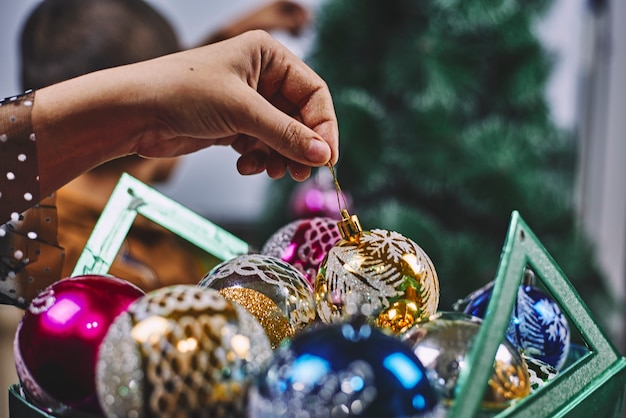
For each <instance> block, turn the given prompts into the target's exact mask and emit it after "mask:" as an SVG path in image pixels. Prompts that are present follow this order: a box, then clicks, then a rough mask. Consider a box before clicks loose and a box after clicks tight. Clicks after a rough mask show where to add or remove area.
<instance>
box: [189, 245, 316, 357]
mask: <svg viewBox="0 0 626 418" xmlns="http://www.w3.org/2000/svg"><path fill="white" fill-rule="evenodd" d="M199 286H201V287H205V288H211V289H215V290H217V291H218V292H219V293H220V294H221V295H222V296H223V297H224V298H226V299H227V300H229V301H231V302H235V303H237V304H239V305H241V306H243V307H244V308H245V309H246V310H247V311H248V312H249V313H250V314H252V315H253V316H254V317H255V318H256V319H257V320H258V321H259V322H260V323H261V325H262V326H263V328H264V329H265V332H266V334H267V337H268V338H269V340H270V343H271V344H272V348H276V347H278V345H279V344H280V342H281V341H282V340H284V339H285V338H290V337H292V336H293V335H294V334H295V333H296V332H298V331H300V330H301V329H303V328H304V327H305V326H306V325H308V324H309V323H311V322H313V320H314V319H315V300H314V299H313V287H312V285H311V283H309V281H308V280H307V279H306V277H305V276H304V274H303V273H302V272H301V271H300V270H298V269H296V268H295V267H294V266H292V265H291V264H289V263H287V262H285V261H283V260H281V259H279V258H277V257H273V256H269V255H263V254H245V255H241V256H239V257H235V258H234V259H232V260H228V261H225V262H223V263H221V264H219V265H217V266H216V267H214V268H213V269H212V270H211V271H209V272H208V273H207V274H206V275H205V276H204V277H203V278H202V280H201V281H200V283H199Z"/></svg>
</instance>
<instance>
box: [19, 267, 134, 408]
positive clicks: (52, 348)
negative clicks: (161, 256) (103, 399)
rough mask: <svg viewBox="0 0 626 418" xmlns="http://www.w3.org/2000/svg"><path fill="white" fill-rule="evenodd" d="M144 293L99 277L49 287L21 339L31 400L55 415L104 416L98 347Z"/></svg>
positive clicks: (23, 378) (22, 327)
mask: <svg viewBox="0 0 626 418" xmlns="http://www.w3.org/2000/svg"><path fill="white" fill-rule="evenodd" d="M143 294H144V292H143V291H142V290H141V289H139V288H138V287H136V286H135V285H133V284H131V283H129V282H127V281H125V280H121V279H117V278H113V277H107V276H98V275H87V276H78V277H74V278H67V279H64V280H60V281H58V282H56V283H54V284H52V285H50V286H49V287H47V288H46V289H45V290H44V291H43V292H42V293H41V294H40V295H39V296H37V297H36V298H35V299H34V300H33V301H32V303H31V304H30V306H29V307H28V310H27V311H26V313H25V314H24V316H23V318H22V320H21V321H20V323H19V325H18V328H17V333H16V335H15V341H14V355H15V365H16V368H17V374H18V377H19V380H20V383H21V385H22V388H23V390H24V392H25V394H26V397H27V398H28V399H29V400H30V401H31V402H33V403H34V404H35V405H37V406H39V407H40V408H41V409H43V410H44V411H47V412H49V413H52V414H58V415H62V416H91V415H94V416H97V415H100V414H101V409H100V406H99V404H98V398H97V394H96V383H95V367H96V358H97V354H98V348H99V346H100V343H101V342H102V340H103V339H104V336H105V335H106V333H107V330H108V328H109V325H110V324H111V323H112V322H113V320H114V319H115V318H116V317H117V316H118V315H119V314H120V313H121V312H123V311H125V310H126V308H127V307H128V306H129V305H130V304H131V303H132V302H133V301H134V300H135V299H137V298H139V297H140V296H143Z"/></svg>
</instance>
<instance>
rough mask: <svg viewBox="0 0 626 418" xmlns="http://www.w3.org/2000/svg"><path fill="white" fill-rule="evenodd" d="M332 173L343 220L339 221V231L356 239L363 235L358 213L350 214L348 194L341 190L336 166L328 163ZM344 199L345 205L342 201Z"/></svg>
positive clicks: (348, 237) (342, 234)
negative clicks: (347, 200)
mask: <svg viewBox="0 0 626 418" xmlns="http://www.w3.org/2000/svg"><path fill="white" fill-rule="evenodd" d="M328 168H329V169H330V174H332V176H333V182H334V183H335V189H336V190H337V206H338V207H339V213H340V214H341V221H339V222H337V226H338V227H339V232H340V233H341V236H342V237H343V238H344V239H348V240H349V239H354V238H357V237H359V236H360V235H361V233H362V232H363V228H362V227H361V223H360V222H359V218H358V216H356V215H350V213H349V212H348V203H347V202H346V196H345V195H344V194H343V192H342V191H341V186H339V181H338V180H337V176H336V175H335V168H334V167H333V165H332V164H331V163H328ZM342 200H343V207H342V205H341V201H342Z"/></svg>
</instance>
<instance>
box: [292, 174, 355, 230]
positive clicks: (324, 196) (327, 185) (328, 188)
mask: <svg viewBox="0 0 626 418" xmlns="http://www.w3.org/2000/svg"><path fill="white" fill-rule="evenodd" d="M344 196H345V199H346V204H349V201H350V198H349V196H346V195H345V194H344ZM290 207H291V211H292V213H293V215H294V216H295V217H296V218H313V217H316V216H318V217H330V218H334V219H337V220H340V219H341V215H340V208H339V203H338V202H337V189H336V188H335V183H334V181H333V177H332V175H331V173H330V171H328V170H324V169H319V170H318V171H317V173H316V174H315V176H312V177H311V178H309V179H308V180H306V181H304V182H302V183H300V184H299V185H297V186H296V188H295V189H294V191H293V193H292V195H291V199H290Z"/></svg>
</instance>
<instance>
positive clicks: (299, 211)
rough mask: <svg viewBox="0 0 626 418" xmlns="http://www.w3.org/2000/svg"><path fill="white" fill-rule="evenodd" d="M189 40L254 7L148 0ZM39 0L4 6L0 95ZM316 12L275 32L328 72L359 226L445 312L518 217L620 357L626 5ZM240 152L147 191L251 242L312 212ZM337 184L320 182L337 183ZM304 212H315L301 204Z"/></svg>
mask: <svg viewBox="0 0 626 418" xmlns="http://www.w3.org/2000/svg"><path fill="white" fill-rule="evenodd" d="M147 2H148V3H149V4H151V5H152V6H154V8H155V9H157V10H158V11H159V12H161V13H162V14H163V16H164V17H166V18H167V19H168V20H169V21H170V22H171V24H172V26H173V28H174V29H175V31H176V33H177V34H178V36H179V39H180V42H181V44H182V45H183V46H184V47H192V46H195V45H197V44H199V43H201V42H202V41H203V40H204V39H205V38H206V37H207V35H208V34H211V33H213V32H215V31H217V30H219V29H220V28H222V27H223V26H224V24H225V22H231V21H236V20H237V19H239V18H241V17H242V16H245V15H246V14H248V13H249V12H250V11H251V10H253V9H255V8H257V7H259V6H262V5H263V4H265V3H268V2H267V1H264V0H236V1H235V0H229V1H224V0H211V1H207V2H199V1H197V0H195V1H194V0H177V1H176V2H174V1H168V0H147ZM37 4H38V1H37V0H22V1H19V2H3V3H2V4H1V5H0V57H2V62H3V63H4V65H3V66H2V69H1V70H0V95H2V96H9V95H12V94H15V93H18V92H20V91H21V88H20V81H19V65H18V64H19V56H18V36H19V33H20V30H21V28H22V25H23V23H24V21H25V19H26V17H27V16H28V15H29V13H30V12H31V10H32V9H33V8H34V7H35V6H36V5H37ZM299 4H301V5H302V6H303V7H306V8H307V9H308V10H310V12H311V16H312V20H311V21H310V23H309V24H307V25H306V26H305V27H303V28H302V29H301V30H300V31H299V34H298V35H294V34H292V33H290V32H289V31H285V30H275V31H272V34H273V35H274V36H276V37H277V38H278V39H279V40H280V41H281V42H283V43H285V45H287V46H288V47H289V48H290V49H291V50H292V51H293V52H295V53H296V54H297V55H299V56H301V57H302V58H304V59H306V60H307V61H308V62H309V63H310V64H311V65H312V66H313V68H314V69H316V70H317V71H318V72H319V73H320V74H321V75H322V76H323V77H324V78H325V79H326V80H327V82H328V84H329V86H330V88H331V91H332V93H333V96H334V98H335V102H336V109H337V113H338V116H339V123H340V138H341V159H340V162H339V164H338V166H337V173H338V178H339V181H340V183H341V185H342V188H343V189H344V192H346V194H347V195H348V196H349V198H350V201H351V209H352V210H351V211H352V212H354V213H357V214H358V215H359V217H360V219H361V222H362V224H363V225H364V227H365V228H366V229H373V228H384V229H390V230H396V231H398V232H400V233H402V234H404V235H405V236H407V237H410V238H411V239H413V240H415V241H416V242H417V243H418V244H419V245H420V246H422V247H423V248H424V249H425V251H426V252H427V253H428V254H429V255H430V256H431V258H432V259H433V262H434V264H435V266H436V268H437V271H438V274H439V279H440V282H441V288H442V297H441V304H440V307H441V308H442V309H449V308H450V307H451V304H452V303H453V302H454V301H456V300H457V299H459V298H462V297H464V296H465V295H467V294H468V293H469V292H471V291H472V290H475V289H477V288H478V287H480V286H482V285H484V284H486V283H487V282H488V281H489V280H491V279H492V278H493V275H494V273H495V269H496V267H497V263H498V260H499V255H500V249H501V246H502V244H503V241H504V236H505V233H506V228H507V225H508V221H509V217H510V214H511V211H512V210H519V211H520V213H521V215H522V217H523V218H524V219H525V220H526V222H527V223H528V224H529V226H530V227H531V229H533V230H534V232H535V233H536V234H537V236H538V237H539V239H540V240H542V242H543V243H544V244H545V245H546V247H547V248H548V250H549V251H550V253H551V254H552V256H553V257H554V258H555V260H556V262H557V263H558V264H559V266H560V267H561V268H562V269H563V271H564V272H565V274H566V275H567V277H568V278H569V279H570V280H571V281H572V283H573V284H574V286H575V288H576V289H577V290H578V292H579V293H580V294H581V297H582V299H583V300H584V301H585V302H586V303H587V304H588V305H589V307H590V309H591V311H592V312H593V313H594V315H595V316H596V317H597V318H598V321H599V322H600V323H601V325H602V326H603V327H604V328H605V329H606V330H607V333H609V335H610V336H611V337H612V339H613V341H614V342H615V344H616V345H617V346H618V347H619V348H620V350H621V351H622V353H624V352H626V342H625V332H626V330H625V322H624V305H625V300H626V296H625V294H626V164H624V158H625V156H626V118H624V109H626V83H624V82H623V81H622V80H621V76H622V74H624V73H625V71H626V47H625V46H624V39H626V29H625V27H626V25H624V23H625V22H626V4H624V2H620V1H618V0H613V1H609V0H605V1H590V0H552V1H538V0H534V1H526V2H521V1H507V2H499V1H496V2H494V1H491V0H465V1H455V0H449V1H420V2H415V1H409V0H398V1H395V2H387V1H383V0H360V1H344V0H331V1H322V0H306V1H300V2H299ZM236 158H237V156H236V154H235V153H234V152H233V151H231V150H230V149H229V148H220V147H215V148H212V149H209V150H204V151H201V152H198V153H196V154H193V155H190V156H186V157H184V158H183V159H182V160H181V162H180V163H179V164H178V165H177V166H176V168H175V170H174V172H173V173H172V175H171V177H170V178H169V179H168V180H167V181H166V182H165V183H162V184H158V185H157V188H158V189H160V190H161V191H162V192H163V193H165V194H167V195H169V196H170V197H172V198H174V199H175V200H178V201H179V202H181V203H183V204H184V205H186V206H188V207H189V208H191V209H192V210H194V211H196V212H198V213H199V214H201V215H202V216H204V217H206V218H207V219H209V220H211V221H212V222H214V223H217V224H218V225H220V226H222V227H224V228H226V229H228V230H229V231H231V232H233V233H234V234H236V235H238V236H240V237H242V238H244V239H246V240H247V241H248V242H249V243H250V244H252V245H253V246H254V247H257V248H260V247H261V246H262V245H263V243H264V241H265V239H267V238H268V237H269V236H270V235H271V234H272V233H273V232H274V231H276V230H277V229H279V228H280V227H281V226H283V225H285V224H286V223H288V222H289V221H291V220H293V219H295V218H298V217H301V216H310V215H326V213H324V212H322V211H321V210H320V211H319V212H317V213H315V212H311V211H309V212H307V211H306V210H305V209H303V208H302V205H301V204H300V203H301V202H299V201H298V199H299V198H300V197H299V196H301V193H300V192H301V191H302V189H303V188H305V187H308V188H313V189H318V190H319V191H322V192H325V191H328V183H327V180H328V179H327V176H326V175H325V174H327V173H325V172H319V173H318V175H317V176H315V178H314V179H312V180H311V181H310V182H308V183H306V184H296V183H294V182H293V181H291V180H289V179H284V180H281V181H275V182H273V181H270V180H269V179H268V178H267V177H266V176H264V175H259V176H252V177H241V176H239V175H238V174H237V171H236V169H235V161H236ZM331 192H332V190H331ZM309 209H310V208H309ZM19 315H20V313H19V311H17V310H16V309H13V308H10V307H1V308H0V340H1V341H0V393H1V394H2V396H0V416H4V411H6V410H7V409H6V408H7V407H6V399H5V398H6V391H5V389H4V388H7V387H8V386H9V385H10V384H12V383H14V382H16V377H15V372H14V366H13V363H12V354H11V341H12V338H13V333H14V328H15V324H16V323H17V321H18V320H19Z"/></svg>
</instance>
